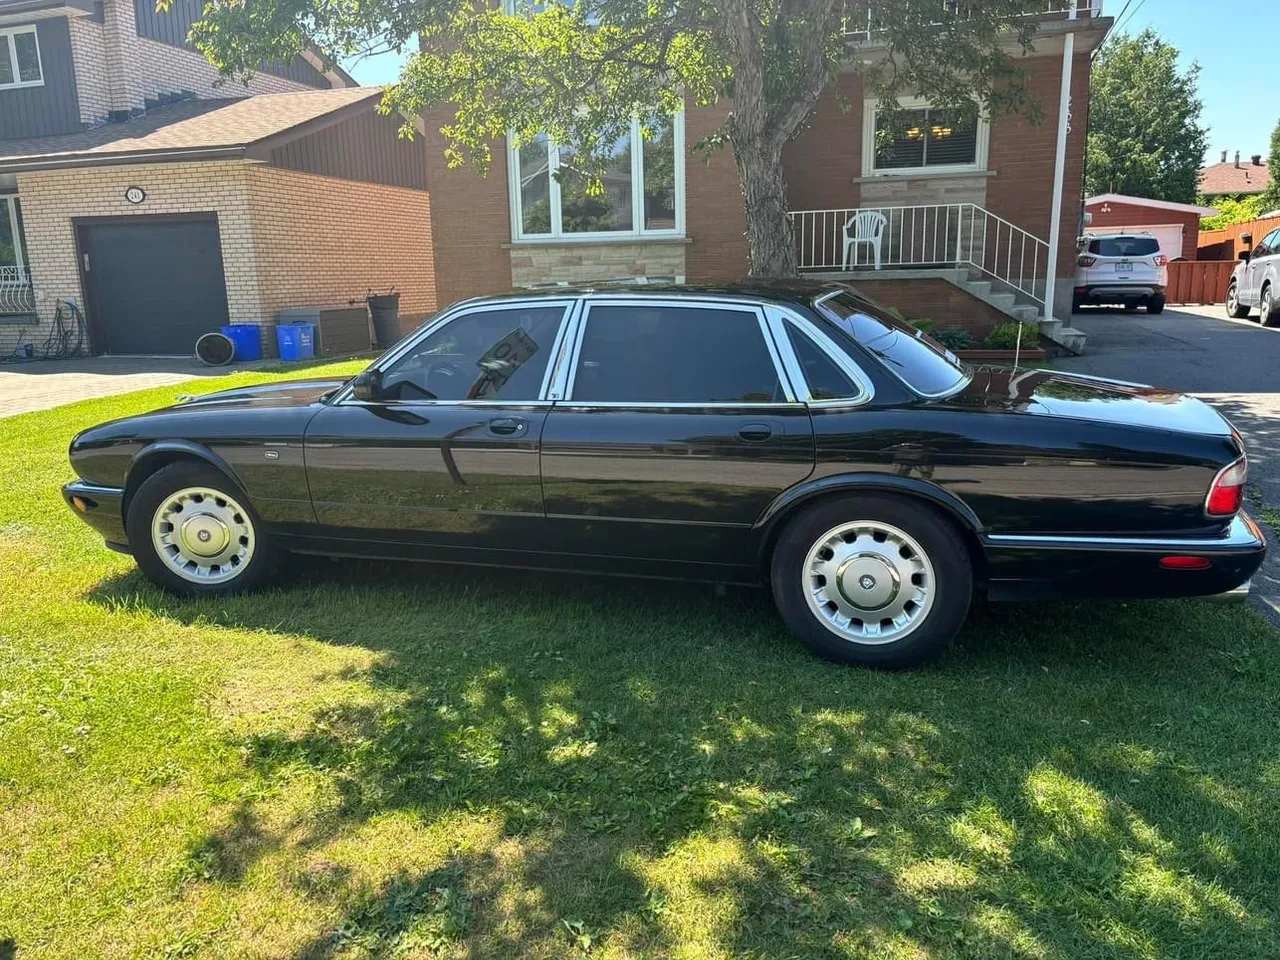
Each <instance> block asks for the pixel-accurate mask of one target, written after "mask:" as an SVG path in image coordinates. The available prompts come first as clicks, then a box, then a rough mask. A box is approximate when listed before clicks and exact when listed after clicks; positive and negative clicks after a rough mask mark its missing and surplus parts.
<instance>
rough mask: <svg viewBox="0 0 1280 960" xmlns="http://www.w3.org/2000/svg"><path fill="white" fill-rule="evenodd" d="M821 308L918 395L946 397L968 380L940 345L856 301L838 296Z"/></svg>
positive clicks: (830, 298) (850, 297)
mask: <svg viewBox="0 0 1280 960" xmlns="http://www.w3.org/2000/svg"><path fill="white" fill-rule="evenodd" d="M818 307H819V309H820V310H821V311H822V313H823V314H825V315H826V316H827V317H828V318H829V319H830V320H831V321H832V322H834V323H835V325H836V326H837V327H838V328H839V329H840V330H842V331H843V332H844V333H846V334H847V335H849V336H850V337H852V338H853V339H854V340H856V341H858V343H860V344H862V346H863V347H865V348H866V349H867V350H869V351H870V352H871V353H872V354H873V355H874V356H875V357H876V358H877V359H879V360H880V362H881V363H883V364H884V365H885V367H887V368H888V369H889V370H890V371H892V372H893V373H894V374H896V375H897V376H898V377H899V378H901V379H902V380H903V382H905V383H906V384H907V385H908V386H909V387H911V388H912V389H914V390H916V391H917V392H919V393H923V394H927V395H931V396H932V395H937V394H941V393H946V392H947V391H949V390H952V389H954V388H955V387H957V386H959V385H960V383H961V382H962V381H963V379H964V377H965V368H964V365H963V364H962V363H960V361H959V360H957V359H956V357H955V355H954V354H952V353H951V352H950V351H949V350H947V349H946V348H945V347H943V346H942V345H941V344H939V343H938V342H937V341H935V340H933V339H932V338H930V337H926V336H925V335H924V334H923V333H921V332H920V331H919V330H917V329H915V328H914V327H912V326H911V325H910V324H907V323H904V322H903V321H901V320H898V319H896V318H895V317H892V316H889V315H887V314H884V313H880V312H879V311H877V310H875V309H874V308H872V307H870V306H869V305H868V304H866V303H865V302H863V301H861V300H859V299H858V298H857V297H853V296H850V295H848V294H844V293H838V294H836V295H835V296H834V297H828V298H827V299H825V300H823V301H821V302H820V303H819V304H818Z"/></svg>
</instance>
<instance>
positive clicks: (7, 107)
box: [0, 17, 82, 140]
mask: <svg viewBox="0 0 1280 960" xmlns="http://www.w3.org/2000/svg"><path fill="white" fill-rule="evenodd" d="M35 26H36V40H37V41H38V42H39V44H40V65H41V67H42V68H43V69H44V86H42V87H22V88H21V89H18V90H0V140H11V139H14V138H16V137H48V136H53V135H55V134H59V133H79V132H80V130H81V129H82V128H81V126H80V104H79V101H78V100H77V99H76V71H75V65H74V64H73V63H72V62H71V33H70V31H69V30H68V29H67V21H66V20H64V19H63V18H61V17H51V18H49V19H45V20H38V21H36V25H35Z"/></svg>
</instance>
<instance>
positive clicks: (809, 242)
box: [787, 203, 1049, 307]
mask: <svg viewBox="0 0 1280 960" xmlns="http://www.w3.org/2000/svg"><path fill="white" fill-rule="evenodd" d="M865 211H874V212H876V213H879V214H881V215H882V216H883V217H884V218H885V224H884V230H883V232H882V233H881V234H880V240H879V247H880V267H881V269H882V270H884V269H893V268H904V267H965V268H973V269H975V270H978V271H980V272H981V273H982V275H983V276H985V277H990V278H992V279H994V280H998V281H1000V282H1001V283H1003V284H1006V285H1008V286H1009V287H1011V288H1012V289H1014V290H1016V291H1018V292H1019V293H1022V294H1024V295H1025V296H1027V297H1029V298H1030V299H1032V300H1034V301H1035V302H1036V303H1037V304H1039V305H1040V306H1041V307H1043V306H1044V292H1045V291H1044V287H1045V277H1046V276H1047V274H1048V269H1049V244H1047V243H1046V242H1045V241H1043V240H1041V239H1040V238H1039V237H1037V236H1035V235H1034V234H1031V233H1028V232H1027V231H1026V230H1023V229H1022V228H1021V227H1019V226H1016V225H1014V224H1012V223H1010V222H1009V221H1008V220H1005V219H1004V218H1003V217H999V216H996V215H995V214H994V213H992V212H991V211H990V210H987V209H985V208H983V207H980V206H978V205H977V204H976V203H942V204H927V205H920V206H912V207H856V208H851V209H845V210H791V211H789V212H788V213H787V217H788V219H789V220H790V221H791V231H792V235H793V237H794V239H795V243H796V257H797V266H798V267H799V268H800V269H801V270H809V271H813V270H826V271H835V270H840V271H844V270H874V269H875V268H876V266H875V265H876V257H875V244H874V243H873V242H870V241H862V242H859V243H854V244H852V245H851V246H848V248H847V253H846V244H845V237H846V234H845V225H846V224H848V223H849V221H850V220H852V219H853V217H854V216H855V215H856V214H858V213H861V212H865ZM850 235H852V227H850Z"/></svg>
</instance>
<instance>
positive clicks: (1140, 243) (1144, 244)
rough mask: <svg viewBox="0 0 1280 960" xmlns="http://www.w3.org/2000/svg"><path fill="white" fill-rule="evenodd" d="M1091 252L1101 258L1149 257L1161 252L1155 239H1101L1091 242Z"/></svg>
mask: <svg viewBox="0 0 1280 960" xmlns="http://www.w3.org/2000/svg"><path fill="white" fill-rule="evenodd" d="M1089 252H1090V253H1096V254H1097V255H1098V256H1100V257H1149V256H1151V255H1152V254H1154V253H1159V252H1160V243H1159V241H1157V240H1156V238H1155V237H1099V238H1098V239H1097V240H1091V241H1090V242H1089Z"/></svg>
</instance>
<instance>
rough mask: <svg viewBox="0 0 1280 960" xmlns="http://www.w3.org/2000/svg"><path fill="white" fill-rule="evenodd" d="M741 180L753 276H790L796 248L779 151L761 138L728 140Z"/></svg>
mask: <svg viewBox="0 0 1280 960" xmlns="http://www.w3.org/2000/svg"><path fill="white" fill-rule="evenodd" d="M731 139H732V141H733V157H734V160H736V161H737V163H738V176H739V177H740V179H741V181H742V205H743V208H744V210H745V212H746V217H747V250H748V254H749V256H750V261H751V267H750V274H751V276H753V277H794V276H795V275H796V247H795V241H794V239H793V238H792V233H791V222H790V221H789V220H788V219H787V182H786V180H785V179H784V178H783V176H782V148H781V146H773V145H771V144H770V143H769V142H767V141H765V139H764V138H749V139H748V138H743V139H741V140H740V139H739V138H737V137H733V138H731Z"/></svg>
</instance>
